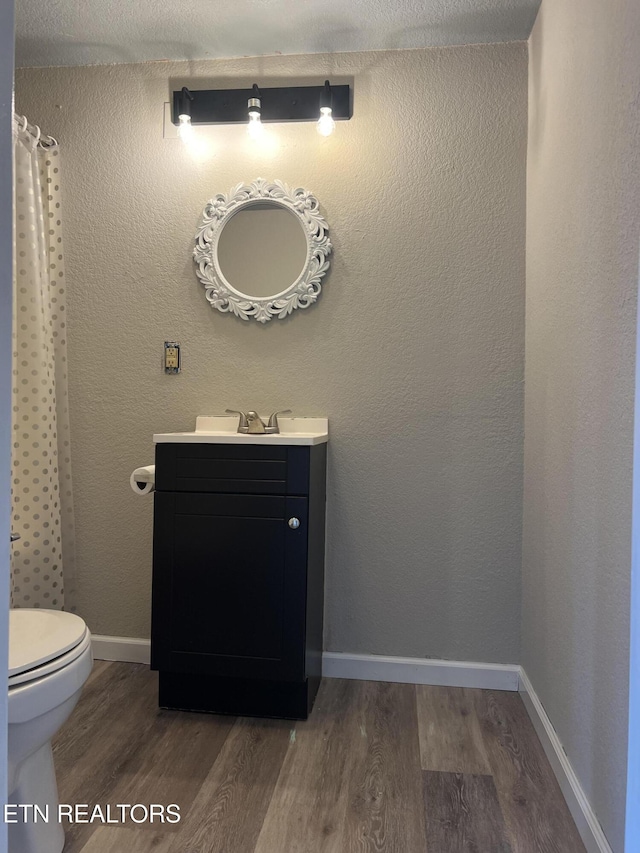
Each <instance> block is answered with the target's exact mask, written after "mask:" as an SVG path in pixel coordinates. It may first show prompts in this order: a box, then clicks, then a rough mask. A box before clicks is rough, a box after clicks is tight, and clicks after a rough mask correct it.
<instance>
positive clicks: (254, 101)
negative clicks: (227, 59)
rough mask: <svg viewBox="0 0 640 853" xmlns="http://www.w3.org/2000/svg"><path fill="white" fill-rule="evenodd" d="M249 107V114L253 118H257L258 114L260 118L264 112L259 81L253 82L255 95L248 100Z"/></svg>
mask: <svg viewBox="0 0 640 853" xmlns="http://www.w3.org/2000/svg"><path fill="white" fill-rule="evenodd" d="M247 108H248V110H249V115H250V116H251V117H252V118H255V117H256V116H257V117H258V118H260V115H261V113H262V93H261V92H260V89H259V88H258V84H257V83H254V84H253V96H252V97H251V98H249V100H248V101H247Z"/></svg>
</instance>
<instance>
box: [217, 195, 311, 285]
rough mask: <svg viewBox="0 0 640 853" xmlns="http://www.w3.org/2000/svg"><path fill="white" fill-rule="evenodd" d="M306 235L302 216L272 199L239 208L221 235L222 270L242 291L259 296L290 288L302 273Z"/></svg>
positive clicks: (228, 279) (220, 255) (226, 223)
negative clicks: (271, 200) (300, 217)
mask: <svg viewBox="0 0 640 853" xmlns="http://www.w3.org/2000/svg"><path fill="white" fill-rule="evenodd" d="M306 261H307V237H306V234H305V232H304V225H303V223H302V222H301V221H300V219H299V217H297V216H295V215H294V214H292V213H291V212H290V211H289V210H287V208H286V207H282V206H281V205H279V204H274V203H273V202H260V201H258V202H256V203H255V204H251V205H247V206H246V207H242V208H240V210H238V211H237V212H236V213H234V215H233V216H231V217H230V218H229V219H227V221H226V222H225V224H224V226H223V227H222V228H221V230H220V237H219V238H218V264H219V265H220V272H221V273H222V275H223V276H224V277H225V279H226V280H227V281H228V283H229V284H230V285H231V287H233V288H234V290H237V291H238V292H239V293H246V294H247V296H257V297H259V298H264V297H269V296H274V295H276V294H278V293H281V292H282V291H283V290H287V289H288V288H289V287H291V285H293V284H295V283H296V281H297V280H298V279H299V278H300V276H301V275H302V272H303V270H304V267H305V264H306Z"/></svg>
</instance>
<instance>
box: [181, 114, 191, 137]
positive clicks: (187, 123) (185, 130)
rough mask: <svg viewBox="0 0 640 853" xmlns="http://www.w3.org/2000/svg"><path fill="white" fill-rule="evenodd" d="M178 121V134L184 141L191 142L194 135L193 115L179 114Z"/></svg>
mask: <svg viewBox="0 0 640 853" xmlns="http://www.w3.org/2000/svg"><path fill="white" fill-rule="evenodd" d="M178 121H179V122H180V124H179V125H178V136H179V137H180V139H181V140H182V141H183V142H191V140H192V139H193V137H194V130H193V125H192V124H191V116H188V115H184V114H182V115H179V116H178Z"/></svg>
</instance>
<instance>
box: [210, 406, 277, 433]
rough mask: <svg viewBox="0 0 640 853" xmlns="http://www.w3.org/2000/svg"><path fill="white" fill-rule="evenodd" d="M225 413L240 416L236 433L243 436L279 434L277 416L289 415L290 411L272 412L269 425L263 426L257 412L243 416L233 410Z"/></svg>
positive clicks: (243, 414) (241, 413)
mask: <svg viewBox="0 0 640 853" xmlns="http://www.w3.org/2000/svg"><path fill="white" fill-rule="evenodd" d="M225 411H226V412H227V414H229V415H239V416H240V420H239V422H238V432H240V433H243V434H244V435H247V434H249V435H275V434H277V433H279V432H280V425H279V424H278V415H290V414H291V409H282V410H281V411H279V412H274V413H273V414H272V415H271V416H270V418H269V423H268V424H265V422H264V421H263V420H262V418H261V417H260V415H259V414H258V413H257V412H253V411H251V412H247V413H246V414H245V413H244V412H238V411H236V410H235V409H225Z"/></svg>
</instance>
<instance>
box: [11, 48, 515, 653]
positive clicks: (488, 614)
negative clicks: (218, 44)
mask: <svg viewBox="0 0 640 853" xmlns="http://www.w3.org/2000/svg"><path fill="white" fill-rule="evenodd" d="M325 76H329V77H331V78H332V79H333V80H336V81H340V80H349V79H352V80H353V81H354V87H355V114H354V118H353V119H352V120H351V121H350V122H348V123H341V124H339V126H338V128H337V130H336V133H335V134H334V136H332V137H330V138H329V139H326V140H323V139H321V138H320V137H319V136H318V134H317V133H316V131H315V127H314V126H313V125H284V126H280V127H278V128H277V129H275V130H274V131H273V132H274V134H275V136H274V138H275V139H276V140H277V145H275V146H274V147H267V148H260V147H258V148H256V147H255V146H251V145H250V144H249V141H248V140H247V137H246V133H245V131H244V129H243V128H238V127H235V128H234V127H226V128H220V129H218V131H217V132H216V134H215V142H214V143H213V151H212V153H211V155H210V156H208V157H204V158H200V159H195V160H194V159H193V158H192V156H191V155H190V154H189V153H188V152H187V151H186V150H185V148H184V147H183V145H182V143H181V142H180V141H179V140H163V139H162V103H163V101H166V100H168V92H169V89H170V82H171V83H173V84H175V85H182V84H183V83H190V84H191V85H192V86H193V87H194V88H196V87H198V86H200V87H203V88H206V87H207V85H210V84H216V83H217V84H220V85H228V86H244V85H251V83H252V82H253V81H254V80H258V81H259V82H260V83H261V84H263V85H265V86H268V85H277V84H279V83H280V84H281V83H284V82H289V83H290V82H292V81H295V82H296V83H304V82H305V81H308V82H309V83H318V82H320V83H321V82H322V81H323V80H324V78H325ZM526 80H527V49H526V44H524V43H514V44H506V45H489V46H482V47H461V48H450V49H432V50H416V51H404V52H402V51H399V52H383V53H359V54H342V55H333V56H331V55H326V56H295V57H269V58H257V59H244V60H233V61H216V62H203V63H192V64H187V63H178V64H166V63H147V64H139V65H130V66H103V67H88V68H75V69H69V68H58V69H32V70H26V71H21V72H20V73H19V74H18V81H17V102H18V106H19V109H20V111H22V112H26V113H27V114H28V115H29V116H30V117H31V119H32V120H33V121H37V122H39V123H41V124H42V126H43V127H44V128H46V131H47V132H48V133H52V134H54V135H55V136H57V137H58V138H59V140H60V142H61V145H62V150H63V155H64V160H63V166H64V202H65V211H64V218H65V238H66V259H67V277H68V293H69V321H70V333H69V359H70V370H69V376H70V383H71V391H70V393H71V417H72V430H73V432H72V440H73V448H72V453H73V461H74V478H75V493H76V519H77V527H78V530H77V541H78V578H77V584H78V606H79V611H80V613H81V614H82V615H83V616H85V617H86V619H87V620H88V623H89V625H90V627H91V628H92V630H93V631H95V632H97V633H104V634H116V635H129V636H132V635H133V636H141V637H142V636H147V635H148V631H149V600H150V580H151V527H152V504H151V500H144V499H141V498H136V497H135V496H134V495H133V494H132V493H131V492H130V490H129V487H128V476H129V473H130V471H131V470H132V468H134V467H135V466H136V465H139V464H142V463H145V462H149V461H151V459H152V455H153V447H152V444H151V435H152V433H154V432H167V431H173V430H185V429H192V428H193V425H194V419H195V416H196V415H197V414H199V413H200V414H216V413H221V412H222V411H223V410H224V408H225V407H226V406H230V407H231V408H242V407H250V408H256V409H258V411H261V412H266V411H269V410H273V409H275V408H283V407H285V406H286V407H290V408H292V409H293V410H294V412H295V413H296V414H298V415H327V416H328V417H329V419H330V431H331V443H330V470H329V477H330V481H329V512H328V555H327V560H328V565H327V623H326V624H327V628H326V646H327V648H328V649H331V650H337V651H357V652H364V653H367V652H371V653H382V654H396V655H416V656H434V657H443V658H457V659H474V660H486V661H498V662H513V661H516V660H518V657H519V626H520V558H521V493H522V418H523V415H522V405H523V391H522V379H523V331H524V235H525V223H524V215H525V149H526V85H527V84H526ZM125 107H126V109H125ZM258 176H260V177H264V178H267V179H272V178H280V179H282V180H284V181H286V182H287V183H289V184H293V185H296V186H298V185H302V186H305V187H307V188H309V189H311V190H312V191H313V192H314V193H315V194H316V195H317V197H318V198H319V200H320V203H321V206H322V209H323V212H324V214H325V216H326V218H327V219H328V222H329V225H330V228H331V238H332V241H333V244H334V247H335V255H334V258H333V267H332V271H331V274H330V277H329V279H328V280H327V283H326V286H325V288H324V292H323V294H322V297H321V299H320V302H319V303H318V304H317V305H316V306H315V307H313V308H311V309H310V310H307V311H304V312H303V311H298V312H296V315H295V316H293V317H291V318H289V319H288V320H286V321H284V322H281V321H272V322H271V323H269V324H268V325H267V326H266V327H262V326H259V325H258V324H256V323H254V322H251V323H244V322H242V321H240V320H238V319H236V318H234V317H231V316H226V315H222V314H220V313H218V312H217V311H213V310H212V309H211V308H209V307H208V305H207V303H206V301H205V298H204V293H203V290H202V287H201V285H199V284H198V282H197V280H196V277H195V273H194V269H193V264H192V261H191V257H190V256H191V247H192V239H193V235H194V230H195V227H196V224H197V222H198V218H199V216H200V213H201V210H202V207H203V205H204V203H205V201H206V200H207V199H208V198H209V197H210V196H212V195H213V194H215V193H217V192H220V191H227V190H228V189H229V188H230V187H231V186H232V185H234V184H236V183H238V182H239V181H243V180H252V179H254V178H256V177H258ZM165 338H166V339H178V340H180V341H182V343H183V346H184V372H183V373H182V374H181V375H180V376H178V377H171V376H165V375H163V373H162V372H161V370H160V356H161V352H162V342H163V340H164V339H165ZM256 549H257V552H258V554H259V543H256Z"/></svg>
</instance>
